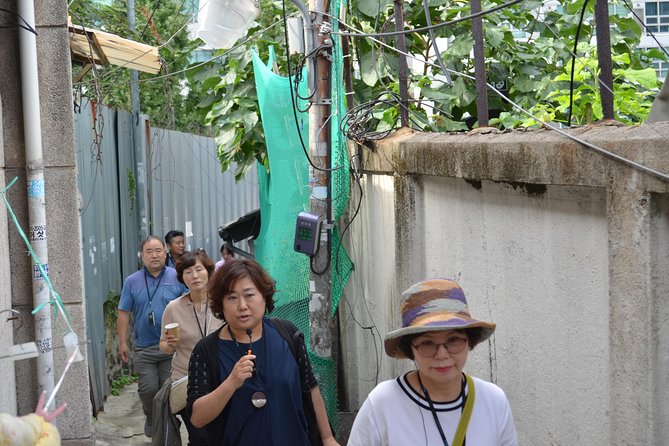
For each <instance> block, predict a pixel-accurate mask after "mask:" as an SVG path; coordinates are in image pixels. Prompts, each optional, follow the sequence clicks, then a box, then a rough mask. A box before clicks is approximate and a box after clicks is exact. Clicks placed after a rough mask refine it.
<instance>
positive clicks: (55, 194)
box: [0, 0, 92, 444]
mask: <svg viewBox="0 0 669 446" xmlns="http://www.w3.org/2000/svg"><path fill="white" fill-rule="evenodd" d="M16 5H17V2H16V1H14V0H0V7H2V8H5V9H8V10H11V11H16V10H17V8H16ZM35 15H36V24H37V27H36V28H37V33H38V37H37V57H38V71H39V88H40V115H41V125H42V148H43V151H44V167H45V184H46V186H45V187H46V194H45V197H46V215H47V234H48V246H49V276H50V278H51V281H52V283H53V285H54V288H55V289H56V291H57V292H58V293H59V294H60V296H61V297H62V299H63V301H64V303H65V306H66V308H67V310H68V311H69V313H70V314H71V315H72V322H73V324H74V327H75V331H76V332H77V334H78V336H79V339H80V340H82V341H83V340H85V339H86V330H85V324H84V314H83V311H84V310H83V308H84V307H83V302H82V299H83V294H84V293H83V284H82V268H81V264H82V263H81V239H80V233H81V231H80V227H79V203H78V199H77V182H76V165H75V162H76V158H75V152H74V131H73V116H72V84H71V70H70V51H69V36H68V30H67V4H66V2H36V11H35ZM0 33H1V37H0V39H1V40H2V42H3V44H2V45H0V60H2V61H3V63H2V64H1V65H0V97H1V98H2V130H3V143H4V145H3V148H4V150H3V154H4V166H5V172H4V173H5V177H4V178H3V181H2V184H3V185H5V184H6V183H8V182H9V181H11V180H12V179H13V178H14V177H18V178H19V180H18V181H17V183H15V185H14V186H13V187H12V188H11V189H10V191H8V198H9V200H10V202H11V205H12V207H13V208H14V212H16V215H17V217H18V221H19V223H20V225H21V226H22V227H23V228H24V230H25V229H26V228H27V226H28V211H27V197H26V186H25V185H26V183H25V179H26V174H25V156H24V142H23V140H24V138H23V117H22V101H21V71H20V61H19V45H18V31H17V30H16V29H0ZM3 212H4V209H3ZM1 216H2V214H0V217H1ZM0 222H2V219H0ZM0 229H1V231H0V255H1V254H2V253H3V252H4V251H3V250H2V249H3V248H2V246H7V245H8V247H9V253H8V255H2V264H3V267H4V265H11V276H10V279H9V280H7V277H6V276H4V275H2V273H1V270H0V281H1V282H0V283H1V284H2V286H0V288H1V289H3V292H4V291H5V290H10V292H11V299H12V303H11V305H12V307H13V308H14V309H16V310H18V311H19V312H20V315H21V317H20V319H19V321H15V322H14V325H13V329H14V339H13V342H14V343H22V342H28V341H31V340H34V333H33V320H32V316H31V315H30V311H31V310H32V308H33V303H32V283H31V280H32V279H31V277H32V274H31V264H30V258H29V257H28V256H27V255H26V248H25V245H24V242H23V240H22V239H21V238H20V237H19V235H18V233H17V231H16V228H15V227H13V224H11V223H10V226H9V227H8V226H7V225H6V224H1V223H0ZM5 254H6V253H5ZM62 333H65V327H64V324H63V323H62V318H59V320H57V321H56V322H54V323H53V334H54V336H53V347H54V358H55V370H54V372H55V373H54V375H55V379H56V380H57V379H58V378H59V377H60V375H61V373H62V372H63V369H64V365H65V360H66V358H65V350H64V348H62V347H63V342H62V337H61V334H62ZM8 341H9V342H12V340H11V339H10V340H7V339H4V338H2V339H1V340H0V342H2V343H3V347H4V346H6V345H7V343H8ZM81 347H82V348H83V350H84V357H86V353H85V348H86V345H85V342H84V343H83V344H82V346H81ZM35 364H36V361H35V360H34V359H29V360H23V361H20V362H17V363H16V369H15V370H16V385H14V382H13V381H12V379H11V377H10V378H9V379H5V378H4V376H3V380H2V383H1V384H0V389H1V390H0V394H7V393H13V394H14V395H16V404H15V406H14V407H3V408H2V410H5V411H7V412H13V413H15V412H18V413H19V414H24V413H27V412H31V411H33V410H34V408H35V404H36V401H37V396H38V392H37V379H36V371H35ZM88 382H89V381H88V370H87V363H86V361H84V362H79V363H75V364H74V365H73V366H72V368H71V369H70V370H69V372H68V374H67V375H66V377H65V380H64V381H63V385H62V387H61V389H60V391H59V393H58V402H59V403H63V402H67V403H68V406H69V408H68V409H67V411H66V412H65V413H64V414H63V415H61V416H60V417H59V419H58V420H59V429H60V432H61V436H62V437H63V438H64V439H75V438H90V437H91V432H92V417H91V405H90V396H89V385H88ZM83 444H85V442H84V443H83Z"/></svg>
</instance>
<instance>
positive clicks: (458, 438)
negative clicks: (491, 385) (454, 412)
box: [416, 371, 476, 446]
mask: <svg viewBox="0 0 669 446" xmlns="http://www.w3.org/2000/svg"><path fill="white" fill-rule="evenodd" d="M416 374H417V375H418V382H419V383H420V387H421V389H422V390H423V393H424V394H425V398H426V399H427V402H428V404H429V405H430V412H432V416H433V417H434V422H435V423H436V424H437V429H439V435H440V436H441V439H442V440H443V441H444V446H449V445H448V440H446V434H444V430H443V429H442V427H441V423H440V422H439V418H438V417H437V411H436V410H435V408H434V404H433V403H432V398H430V395H429V394H428V393H427V389H426V388H425V386H424V385H423V381H422V380H421V379H420V372H418V371H416ZM463 375H465V379H466V381H467V388H468V389H469V392H468V394H467V395H465V394H464V393H465V386H464V383H463V385H462V390H461V391H460V396H461V397H462V398H463V399H464V401H465V404H464V408H463V410H462V415H460V422H458V428H457V430H456V431H455V437H453V446H464V444H465V436H466V435H467V426H468V425H469V420H470V419H471V417H472V411H473V410H474V399H475V397H476V391H475V390H474V380H473V379H472V378H471V376H469V375H467V374H465V373H463Z"/></svg>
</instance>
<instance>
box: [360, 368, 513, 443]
mask: <svg viewBox="0 0 669 446" xmlns="http://www.w3.org/2000/svg"><path fill="white" fill-rule="evenodd" d="M407 375H408V374H406V375H403V376H400V377H399V378H397V379H394V380H389V381H384V382H382V383H380V384H379V385H378V386H376V387H375V388H374V390H372V391H371V392H370V394H369V396H368V397H367V399H366V400H365V402H364V404H363V405H362V407H361V408H360V411H359V412H358V415H357V416H356V417H355V421H354V422H353V428H352V429H351V435H350V437H349V440H348V446H377V445H378V446H407V445H411V446H422V445H429V446H435V445H437V446H439V445H443V441H442V439H441V435H440V434H439V430H438V428H437V424H436V423H435V420H434V417H433V415H432V412H431V410H430V406H429V404H428V402H427V400H426V399H424V398H423V397H421V396H420V394H418V393H416V392H415V391H414V390H413V389H412V388H411V386H410V385H409V383H408V382H407ZM473 379H474V387H475V390H476V400H475V401H474V410H473V412H472V417H471V419H470V420H469V426H468V428H467V436H466V444H467V445H471V446H517V445H518V438H517V436H516V427H515V426H514V424H513V414H512V413H511V407H510V406H509V401H508V400H507V399H506V395H505V394H504V391H502V389H500V388H499V387H497V386H496V385H495V384H492V383H489V382H486V381H482V380H480V379H478V378H473ZM468 393H469V389H465V394H468ZM433 404H434V408H435V411H436V412H437V416H438V418H439V422H440V424H441V427H442V429H443V430H444V434H445V435H446V439H447V440H448V443H449V444H452V442H453V437H454V436H455V431H456V429H457V427H458V422H459V421H460V414H461V413H462V398H460V397H458V398H457V399H456V400H455V401H451V402H447V403H440V402H434V403H433Z"/></svg>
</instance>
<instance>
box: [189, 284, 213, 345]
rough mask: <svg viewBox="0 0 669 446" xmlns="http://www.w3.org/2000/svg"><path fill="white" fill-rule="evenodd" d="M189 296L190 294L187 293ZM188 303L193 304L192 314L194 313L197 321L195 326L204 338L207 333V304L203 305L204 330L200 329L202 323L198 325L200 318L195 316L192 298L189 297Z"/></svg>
mask: <svg viewBox="0 0 669 446" xmlns="http://www.w3.org/2000/svg"><path fill="white" fill-rule="evenodd" d="M188 297H190V294H189V295H188ZM190 303H191V305H192V306H193V314H194V315H195V321H197V328H198V329H199V330H200V334H201V335H202V337H203V338H204V337H205V336H206V335H207V311H208V310H209V306H208V305H207V306H206V307H204V332H203V331H202V325H200V318H199V317H198V316H197V311H196V310H195V303H194V302H193V298H192V297H190ZM200 305H202V302H200Z"/></svg>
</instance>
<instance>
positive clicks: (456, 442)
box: [453, 373, 476, 446]
mask: <svg viewBox="0 0 669 446" xmlns="http://www.w3.org/2000/svg"><path fill="white" fill-rule="evenodd" d="M465 378H466V379H467V400H466V401H465V408H464V409H463V411H462V415H460V422H459V423H458V429H457V430H456V431H455V437H454V438H453V446H462V443H463V442H464V440H465V435H467V426H468V425H469V420H470V419H471V417H472V412H473V411H474V400H475V399H476V390H474V380H473V379H472V377H471V376H469V375H467V374H466V373H465Z"/></svg>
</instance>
